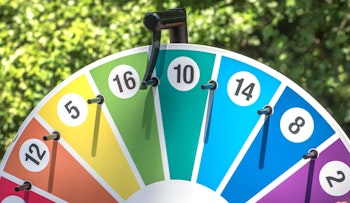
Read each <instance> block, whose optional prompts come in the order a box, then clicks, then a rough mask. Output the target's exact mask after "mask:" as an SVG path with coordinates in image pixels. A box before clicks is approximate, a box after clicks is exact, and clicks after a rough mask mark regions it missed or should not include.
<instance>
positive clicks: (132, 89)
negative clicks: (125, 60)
mask: <svg viewBox="0 0 350 203" xmlns="http://www.w3.org/2000/svg"><path fill="white" fill-rule="evenodd" d="M108 86H109V89H110V90H111V91H112V93H113V94H114V95H115V96H116V97H119V98H121V99H128V98H131V97H133V96H134V95H135V94H136V93H137V91H138V90H139V86H140V77H139V75H138V74H137V71H136V70H135V69H134V68H133V67H131V66H128V65H119V66H117V67H115V68H114V69H113V70H112V71H111V72H110V73H109V76H108Z"/></svg>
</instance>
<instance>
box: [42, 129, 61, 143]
mask: <svg viewBox="0 0 350 203" xmlns="http://www.w3.org/2000/svg"><path fill="white" fill-rule="evenodd" d="M60 137H61V135H60V133H59V132H57V131H54V132H52V133H51V134H49V135H45V136H43V140H45V141H47V140H59V139H60Z"/></svg>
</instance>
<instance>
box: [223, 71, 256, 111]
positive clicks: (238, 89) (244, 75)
mask: <svg viewBox="0 0 350 203" xmlns="http://www.w3.org/2000/svg"><path fill="white" fill-rule="evenodd" d="M227 94H228V96H229V97H230V99H231V101H232V102H233V103H235V104H237V105H239V106H250V105H252V104H254V103H255V102H256V100H257V99H258V98H259V96H260V83H259V80H258V79H257V78H256V77H255V76H254V75H253V74H251V73H249V72H246V71H241V72H237V73H235V74H234V75H232V76H231V78H230V80H229V81H228V83H227Z"/></svg>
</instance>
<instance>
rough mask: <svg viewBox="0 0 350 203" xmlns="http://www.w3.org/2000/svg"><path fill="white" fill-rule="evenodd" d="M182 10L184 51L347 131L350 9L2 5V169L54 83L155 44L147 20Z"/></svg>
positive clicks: (36, 1)
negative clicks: (294, 98) (266, 86)
mask: <svg viewBox="0 0 350 203" xmlns="http://www.w3.org/2000/svg"><path fill="white" fill-rule="evenodd" d="M180 7H181V8H186V10H187V24H188V35H189V42H190V43H193V44H203V45H209V46H215V47H220V48H223V49H227V50H231V51H234V52H238V53H241V54H243V55H246V56H249V57H251V58H253V59H256V60H258V61H261V62H262V63H264V64H266V65H268V66H271V67H272V68H274V69H276V70H277V71H279V72H281V73H282V74H284V75H286V76H287V77H289V78H291V79H292V80H293V81H295V82H296V83H297V84H299V85H300V86H302V87H303V88H304V89H306V90H307V91H308V92H309V93H310V94H311V95H312V96H313V97H315V98H316V99H317V100H318V101H319V102H320V103H321V104H322V105H323V106H324V107H325V108H326V109H327V110H328V111H329V112H330V113H331V115H332V116H333V117H334V118H335V119H336V120H337V121H338V123H339V124H341V126H342V127H343V129H344V130H345V131H348V130H349V124H348V123H350V99H349V98H350V1H349V0H318V1H317V0H302V1H300V0H299V1H298V0H280V1H274V0H236V1H234V0H221V1H219V0H216V1H215V0H193V1H187V0H168V1H163V0H153V1H149V0H137V1H135V0H127V1H126V0H119V1H109V0H79V1H78V0H65V1H63V0H55V1H53V0H2V1H0V59H1V61H0V99H1V105H0V159H1V157H2V156H3V153H4V151H5V149H6V146H7V145H8V143H10V142H11V140H12V138H13V137H14V136H15V134H16V132H17V130H18V128H19V126H20V125H21V123H22V122H23V120H24V119H25V118H26V116H27V115H28V114H29V113H30V112H31V110H32V109H33V108H34V107H35V106H36V105H37V104H38V102H39V101H40V100H41V99H42V98H43V97H44V96H45V95H46V94H47V93H48V92H49V91H50V90H52V89H53V88H54V87H55V86H56V85H57V84H58V83H60V82H61V81H62V80H64V79H65V78H67V77H69V76H70V75H71V74H72V73H74V72H76V71H77V70H78V69H80V68H83V67H84V66H86V65H88V64H90V63H92V62H94V61H96V60H98V59H100V58H103V57H104V56H107V55H110V54H112V53H116V52H119V51H122V50H126V49H130V48H134V47H139V46H144V45H149V44H151V42H152V33H151V32H149V31H147V30H146V29H145V28H144V26H143V22H142V20H143V17H144V15H145V14H146V13H147V12H152V11H163V10H168V9H171V8H180ZM164 33H167V32H164ZM163 36H164V34H163ZM162 42H163V43H168V42H169V38H168V37H166V36H165V37H162Z"/></svg>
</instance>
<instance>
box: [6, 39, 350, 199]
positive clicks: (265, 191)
mask: <svg viewBox="0 0 350 203" xmlns="http://www.w3.org/2000/svg"><path fill="white" fill-rule="evenodd" d="M150 52H151V46H145V47H140V48H135V49H131V50H127V51H123V52H120V53H117V54H114V55H111V56H108V57H105V58H103V59H100V60H98V61H96V62H94V63H92V64H90V65H88V66H86V67H84V68H82V69H81V70H79V71H78V72H76V73H75V74H73V75H72V76H70V77H68V78H67V79H66V80H65V81H63V82H62V83H61V84H59V85H58V86H57V87H56V88H54V89H53V90H52V91H51V92H50V93H49V94H48V95H47V96H46V97H45V98H44V99H43V100H42V101H41V102H40V103H39V104H38V105H37V106H36V108H35V109H34V110H33V111H32V112H31V113H30V114H29V115H28V117H27V118H26V120H25V121H24V123H23V124H22V126H21V127H20V129H19V131H18V134H17V135H16V137H15V139H14V140H13V142H12V143H11V144H10V146H9V148H8V150H7V152H6V154H5V156H4V158H3V160H2V163H1V166H0V167H1V168H0V176H1V178H0V187H1V190H0V201H1V202H2V203H9V202H11V203H16V202H43V203H46V202H101V201H103V202H126V203H140V202H142V203H164V202H167V203H173V202H174V203H175V202H176V203H178V202H207V203H213V202H215V203H224V202H230V203H231V202H278V201H283V202H336V201H339V200H345V199H350V155H349V152H350V143H349V140H348V138H347V136H346V135H345V133H344V132H343V131H342V130H341V128H340V127H339V125H338V124H337V123H336V122H335V121H334V119H333V118H332V117H331V116H330V115H329V114H328V113H327V112H326V110H325V109H324V108H323V107H322V106H321V105H320V104H319V103H318V102H317V101H316V100H314V99H313V98H312V97H311V96H310V95H309V94H307V93H306V92H305V91H304V90H303V89H302V88H300V87H299V86H297V85H296V84H295V83H293V82H292V81H291V80H289V79H287V78H286V77H285V76H283V75H281V74H280V73H278V72H276V71H274V70H273V69H271V68H269V67H267V66H265V65H263V64H261V63H259V62H257V61H255V60H252V59H250V58H247V57H245V56H242V55H239V54H237V53H233V52H229V51H225V50H222V49H218V48H213V47H208V46H201V45H191V44H169V45H162V46H161V48H160V51H159V55H158V59H157V63H156V66H155V69H154V72H153V75H152V76H153V77H156V78H157V79H158V83H157V85H156V86H149V87H148V88H146V89H144V90H140V88H139V87H140V85H141V80H142V76H143V75H144V74H145V67H146V66H147V62H148V55H149V53H150Z"/></svg>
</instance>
